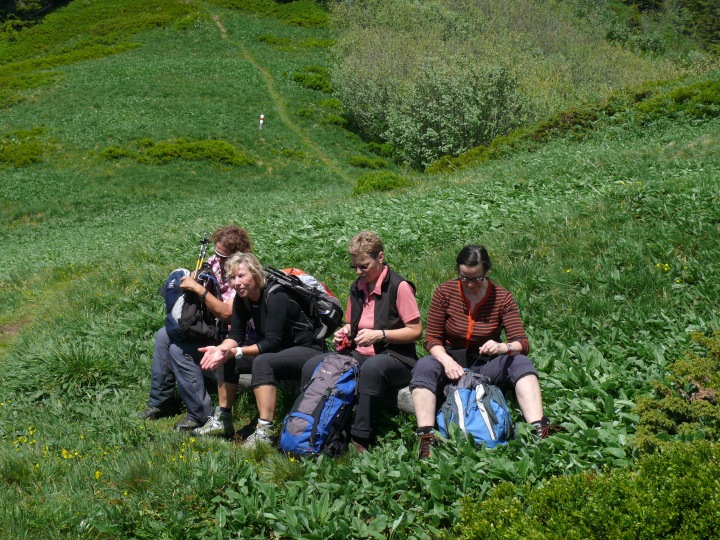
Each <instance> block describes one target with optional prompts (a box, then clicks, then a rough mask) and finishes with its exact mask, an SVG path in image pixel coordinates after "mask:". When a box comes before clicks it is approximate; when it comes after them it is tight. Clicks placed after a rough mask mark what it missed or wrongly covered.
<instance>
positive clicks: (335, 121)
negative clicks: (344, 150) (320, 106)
mask: <svg viewBox="0 0 720 540" xmlns="http://www.w3.org/2000/svg"><path fill="white" fill-rule="evenodd" d="M324 122H325V123H326V124H330V125H333V126H340V127H345V126H347V123H348V122H347V119H346V118H345V117H343V116H340V115H339V114H332V113H330V114H327V115H325V118H324Z"/></svg>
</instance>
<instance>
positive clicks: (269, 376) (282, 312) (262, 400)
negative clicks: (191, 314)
mask: <svg viewBox="0 0 720 540" xmlns="http://www.w3.org/2000/svg"><path fill="white" fill-rule="evenodd" d="M226 271H227V274H228V277H229V279H230V286H231V287H233V288H234V289H235V301H234V303H233V311H232V320H231V326H230V332H229V333H228V337H227V339H226V340H225V341H223V342H222V343H221V344H220V345H219V346H217V347H203V348H202V349H200V351H201V352H204V353H205V355H204V356H203V358H202V360H201V361H200V365H201V366H202V368H203V369H210V370H216V375H217V377H218V397H219V402H220V403H219V405H220V406H219V407H218V409H217V410H216V412H215V415H214V416H211V417H209V418H208V421H207V423H206V424H205V426H203V427H201V428H198V429H197V430H195V433H196V434H197V435H208V434H224V435H226V436H231V435H232V434H233V433H234V429H233V426H232V405H233V403H234V401H235V394H236V393H237V387H238V380H239V376H240V374H241V373H252V382H251V385H252V388H253V392H254V393H255V399H256V401H257V407H258V413H259V419H258V424H257V426H256V429H255V433H253V434H252V435H251V436H250V437H248V439H247V440H246V441H245V444H246V445H255V444H257V443H258V442H270V434H271V431H272V422H273V420H274V418H275V404H276V400H277V381H278V380H288V379H299V378H300V375H301V373H302V368H303V366H304V365H305V363H306V362H307V361H308V360H309V359H310V358H312V357H313V356H315V355H317V354H318V353H319V352H321V351H322V345H321V344H319V343H317V342H315V341H314V340H313V336H314V328H313V326H312V324H311V322H310V321H309V320H308V318H307V317H306V316H305V314H304V313H303V312H302V310H301V309H300V306H299V305H298V304H297V302H295V301H294V300H292V299H291V298H290V297H289V296H288V295H287V293H286V292H285V290H284V289H283V288H282V287H281V286H277V287H268V286H267V280H266V277H265V272H264V270H263V268H262V265H261V264H260V261H259V260H258V259H257V257H255V255H253V254H251V253H239V254H237V255H234V256H233V257H231V258H230V260H229V261H228V263H227V267H226ZM250 319H252V321H253V323H254V326H255V332H256V334H257V342H256V343H254V344H252V345H250V344H247V342H248V336H247V335H246V334H247V331H246V329H247V323H248V321H249V320H250Z"/></svg>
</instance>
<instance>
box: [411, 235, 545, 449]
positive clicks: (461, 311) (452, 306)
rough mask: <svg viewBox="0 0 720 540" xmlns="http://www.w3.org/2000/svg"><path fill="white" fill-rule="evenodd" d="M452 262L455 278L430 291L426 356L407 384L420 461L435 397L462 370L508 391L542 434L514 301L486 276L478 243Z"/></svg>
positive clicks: (429, 440) (485, 258) (534, 378)
mask: <svg viewBox="0 0 720 540" xmlns="http://www.w3.org/2000/svg"><path fill="white" fill-rule="evenodd" d="M456 263H457V273H458V277H457V279H453V280H450V281H446V282H445V283H442V284H440V285H439V286H438V287H437V289H435V292H434V293H433V297H432V300H431V302H430V310H429V312H428V319H427V329H426V333H425V342H424V344H423V345H424V346H425V349H426V350H427V351H428V352H429V353H430V356H425V357H424V358H421V359H420V360H418V362H417V364H416V365H415V368H414V369H413V373H412V380H411V382H410V390H411V392H412V400H413V407H414V409H415V415H416V417H417V424H418V431H417V434H418V436H419V437H420V452H419V457H420V459H424V458H426V457H429V456H430V448H431V446H432V445H433V444H434V442H435V435H434V432H433V428H434V426H435V414H436V413H437V406H438V401H439V400H438V398H440V397H442V396H443V390H444V388H445V386H447V385H448V384H449V383H450V382H451V381H456V380H458V379H459V378H460V377H461V376H462V374H463V372H464V369H465V368H469V369H471V370H472V371H475V372H477V373H480V374H482V375H485V376H486V377H488V378H489V379H490V380H491V381H492V383H493V384H495V385H496V386H499V387H500V388H501V389H502V391H503V392H505V391H507V390H510V389H514V390H515V395H516V397H517V401H518V405H519V406H520V410H521V411H522V413H523V416H524V417H525V420H526V421H527V422H529V423H531V424H533V426H534V427H535V430H536V433H537V435H538V436H539V437H542V438H545V437H547V435H548V426H549V422H548V419H547V418H546V417H545V416H544V415H543V405H542V397H541V394H540V384H539V382H538V373H537V370H536V369H535V366H533V363H532V360H530V358H528V357H527V356H526V355H527V353H528V352H529V344H528V339H527V336H526V335H525V328H524V326H523V323H522V320H521V319H520V312H519V311H518V307H517V304H516V303H515V300H514V299H513V297H512V295H511V294H510V293H509V292H508V291H507V290H505V289H504V288H502V287H500V286H499V285H497V284H495V283H493V282H492V281H491V280H490V279H489V278H488V277H487V273H488V272H489V271H490V268H491V266H492V263H491V262H490V257H489V255H488V252H487V250H486V249H485V247H484V246H481V245H471V246H465V247H464V248H463V249H462V251H460V253H459V254H458V256H457V258H456ZM503 332H504V333H505V340H504V341H503V339H502V335H501V334H502V333H503Z"/></svg>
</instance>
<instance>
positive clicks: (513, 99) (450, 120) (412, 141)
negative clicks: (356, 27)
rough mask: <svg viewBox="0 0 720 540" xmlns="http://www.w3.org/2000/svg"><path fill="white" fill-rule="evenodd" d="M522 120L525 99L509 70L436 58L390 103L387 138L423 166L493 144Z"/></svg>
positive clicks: (412, 161)
mask: <svg viewBox="0 0 720 540" xmlns="http://www.w3.org/2000/svg"><path fill="white" fill-rule="evenodd" d="M523 120H524V102H523V100H522V98H521V97H520V95H519V94H518V93H517V86H516V83H515V80H514V79H513V78H512V77H511V76H510V73H509V72H508V71H507V70H506V69H503V68H495V69H487V70H482V71H478V70H476V69H473V68H472V67H469V66H467V65H466V64H465V65H463V64H462V63H460V62H458V63H455V64H448V63H442V62H439V61H437V62H433V63H427V64H424V65H423V66H421V68H420V70H419V78H418V80H417V81H416V83H415V85H414V87H413V89H412V93H411V95H410V97H409V98H407V99H404V100H403V101H402V102H397V103H393V104H392V105H391V106H390V107H388V114H387V119H386V121H387V126H386V129H385V131H384V132H383V134H382V137H383V139H385V140H386V141H387V142H388V143H390V144H391V145H392V146H393V147H394V148H395V150H396V153H397V155H398V157H400V158H401V159H403V160H405V161H407V162H408V163H410V164H411V165H412V166H414V167H423V168H424V167H426V166H427V165H429V164H430V163H432V162H433V161H435V160H436V159H437V158H438V157H440V156H442V155H445V154H457V153H460V152H464V151H466V150H469V149H470V148H472V147H474V146H477V145H479V144H486V143H489V142H490V141H491V140H492V139H493V138H495V137H497V136H498V135H502V134H505V133H507V132H509V131H510V130H511V129H513V128H514V127H516V126H518V125H520V124H521V122H522V121H523Z"/></svg>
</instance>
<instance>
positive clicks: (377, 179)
mask: <svg viewBox="0 0 720 540" xmlns="http://www.w3.org/2000/svg"><path fill="white" fill-rule="evenodd" d="M409 185H410V180H409V179H408V178H406V177H405V176H402V175H400V174H397V173H394V172H390V171H378V172H370V173H366V174H363V175H362V176H361V177H359V178H358V179H357V182H356V183H355V189H354V190H353V195H362V194H363V193H369V192H371V191H391V190H393V189H398V188H403V187H407V186H409Z"/></svg>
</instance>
